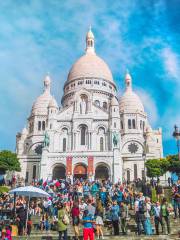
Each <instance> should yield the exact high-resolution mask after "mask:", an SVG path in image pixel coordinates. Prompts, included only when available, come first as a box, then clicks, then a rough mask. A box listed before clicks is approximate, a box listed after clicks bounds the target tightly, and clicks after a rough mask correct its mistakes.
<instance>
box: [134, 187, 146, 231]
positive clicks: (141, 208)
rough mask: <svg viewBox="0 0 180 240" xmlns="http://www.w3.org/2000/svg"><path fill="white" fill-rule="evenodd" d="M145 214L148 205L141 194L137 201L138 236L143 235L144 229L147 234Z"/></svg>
mask: <svg viewBox="0 0 180 240" xmlns="http://www.w3.org/2000/svg"><path fill="white" fill-rule="evenodd" d="M145 212H146V203H145V198H144V196H143V193H142V192H140V193H139V195H138V197H137V199H136V201H135V218H136V223H137V231H138V235H141V234H142V227H143V230H144V232H145Z"/></svg>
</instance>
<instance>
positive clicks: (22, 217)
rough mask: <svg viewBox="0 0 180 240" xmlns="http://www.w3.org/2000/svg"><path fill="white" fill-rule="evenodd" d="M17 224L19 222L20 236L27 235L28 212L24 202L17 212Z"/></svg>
mask: <svg viewBox="0 0 180 240" xmlns="http://www.w3.org/2000/svg"><path fill="white" fill-rule="evenodd" d="M16 213H17V222H18V235H19V236H22V235H24V233H25V226H26V217H27V211H26V209H25V208H24V205H23V202H20V205H19V207H18V208H17V210H16Z"/></svg>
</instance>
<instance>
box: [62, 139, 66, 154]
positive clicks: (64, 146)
mask: <svg viewBox="0 0 180 240" xmlns="http://www.w3.org/2000/svg"><path fill="white" fill-rule="evenodd" d="M65 151H66V138H63V152H65Z"/></svg>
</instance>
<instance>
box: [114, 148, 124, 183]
mask: <svg viewBox="0 0 180 240" xmlns="http://www.w3.org/2000/svg"><path fill="white" fill-rule="evenodd" d="M112 167H113V176H112V178H113V182H114V183H116V182H117V181H118V180H119V179H120V181H121V183H122V180H123V163H122V158H121V153H120V151H119V149H118V148H114V149H113V166H112Z"/></svg>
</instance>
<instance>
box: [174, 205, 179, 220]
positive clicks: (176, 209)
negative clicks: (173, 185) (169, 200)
mask: <svg viewBox="0 0 180 240" xmlns="http://www.w3.org/2000/svg"><path fill="white" fill-rule="evenodd" d="M177 211H178V212H179V218H180V201H174V216H175V218H177Z"/></svg>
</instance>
